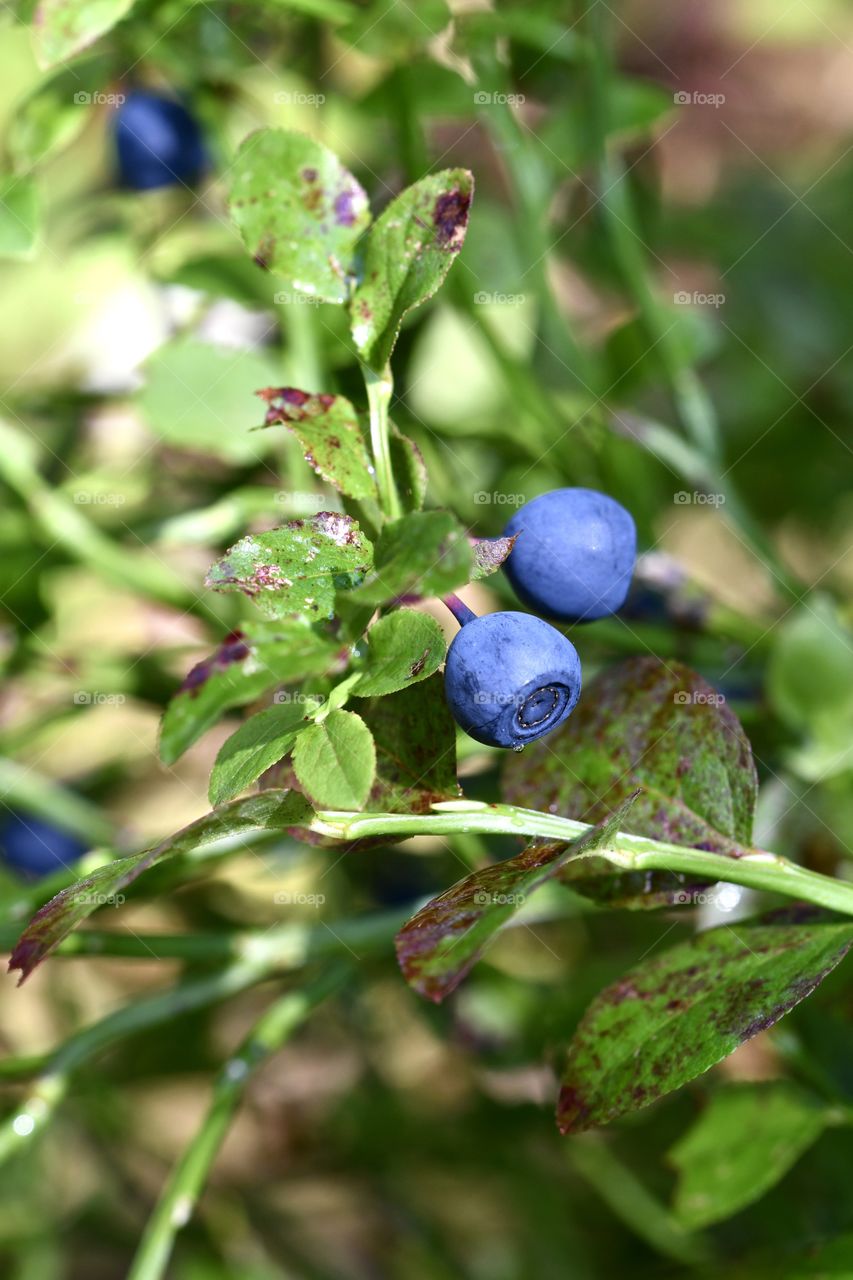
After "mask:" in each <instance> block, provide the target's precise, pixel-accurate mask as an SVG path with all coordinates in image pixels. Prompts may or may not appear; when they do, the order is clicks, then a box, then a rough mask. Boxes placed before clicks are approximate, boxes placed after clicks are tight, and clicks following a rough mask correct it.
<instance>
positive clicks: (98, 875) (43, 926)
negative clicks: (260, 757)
mask: <svg viewBox="0 0 853 1280" xmlns="http://www.w3.org/2000/svg"><path fill="white" fill-rule="evenodd" d="M312 816H313V811H312V809H311V806H310V805H309V803H308V801H307V800H306V799H305V797H304V796H302V795H300V794H299V792H298V791H265V792H264V793H263V794H262V795H258V796H250V797H249V798H248V799H245V800H235V801H234V803H233V804H229V805H226V806H225V807H223V808H222V809H217V810H215V811H214V812H213V813H208V814H205V816H204V817H203V818H199V819H198V820H197V821H196V822H193V823H191V824H190V825H189V826H188V827H184V828H183V829H182V830H181V831H178V832H177V833H176V834H175V835H173V836H170V837H169V839H168V840H164V841H163V842H162V843H161V844H158V845H155V846H154V848H152V849H146V850H145V851H143V852H142V853H137V854H134V855H133V856H132V857H129V858H119V859H118V860H117V861H116V862H110V863H108V864H107V865H106V866H105V867H99V868H98V870H97V871H94V872H93V873H92V874H91V875H90V876H86V877H85V879H83V880H78V881H77V882H76V883H75V884H72V885H69V886H68V888H67V889H63V890H62V892H61V893H58V894H57V895H56V897H55V898H51V900H50V902H48V903H46V904H45V906H43V907H42V908H41V910H40V911H38V912H37V913H36V914H35V915H34V916H33V918H32V920H31V921H30V923H29V924H28V925H27V927H26V929H25V930H24V932H23V933H22V934H21V936H20V938H19V939H18V942H17V944H16V946H15V949H14V951H13V952H12V956H11V959H10V960H9V968H10V969H20V970H21V982H23V981H24V979H25V978H27V977H29V975H30V974H31V973H32V971H33V969H35V967H36V965H39V964H41V962H42V960H44V958H45V956H47V955H49V953H50V952H51V951H53V949H54V948H55V947H56V946H58V945H59V943H60V942H61V941H62V939H63V938H65V937H67V936H68V934H69V933H71V932H72V931H73V930H74V929H76V928H77V926H78V925H79V924H81V923H82V922H83V921H84V920H85V919H86V918H87V916H90V915H91V914H92V912H93V911H96V910H97V908H98V907H100V906H104V905H105V904H107V903H110V902H112V903H115V902H116V895H117V894H121V893H122V891H123V890H124V889H126V888H127V886H128V885H130V884H132V883H133V881H134V880H137V879H138V878H139V876H141V875H142V873H143V872H144V871H147V870H148V868H149V867H153V866H154V865H155V864H156V863H159V862H163V861H164V860H165V859H166V858H170V857H173V856H174V855H175V854H179V853H192V851H193V850H194V849H200V848H202V846H204V845H208V844H212V843H213V842H214V841H216V840H224V839H227V838H229V837H232V836H250V835H252V834H253V833H254V832H259V831H270V830H272V831H283V830H284V829H285V828H287V827H292V826H296V825H307V823H309V822H310V820H311V818H312Z"/></svg>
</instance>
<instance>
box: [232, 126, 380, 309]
mask: <svg viewBox="0 0 853 1280" xmlns="http://www.w3.org/2000/svg"><path fill="white" fill-rule="evenodd" d="M230 209H231V217H232V218H233V220H234V222H235V224H236V225H237V227H238V229H239V231H240V234H241V236H242V237H243V241H244V243H245V245H246V247H247V248H248V250H249V252H250V253H251V254H252V256H253V257H254V259H255V261H256V262H257V263H258V264H259V265H260V266H262V267H265V268H267V269H268V270H270V271H273V272H274V273H275V274H276V275H277V276H281V277H282V279H284V280H286V281H287V283H288V284H289V285H290V286H291V288H292V289H293V290H294V291H295V292H297V293H304V294H309V295H311V296H313V297H317V298H320V299H322V300H323V301H325V302H336V303H342V302H345V301H346V300H347V298H348V297H349V293H350V285H351V278H352V274H353V270H354V265H353V255H354V250H355V245H356V242H357V240H358V239H359V237H360V235H361V233H362V232H363V231H364V229H365V228H366V227H367V226H368V224H369V223H370V210H369V209H368V206H367V196H366V195H365V193H364V191H363V190H362V188H361V187H360V186H359V184H358V183H357V182H356V180H355V178H354V177H353V176H352V174H351V173H349V171H348V170H347V169H345V168H344V166H343V165H342V164H341V162H340V160H338V158H337V156H336V155H334V153H333V152H331V151H330V150H329V149H328V147H324V146H323V144H322V143H320V142H315V141H314V139H313V138H309V137H307V136H306V135H305V134H302V133H286V132H284V131H283V130H281V129H261V130H259V131H258V132H257V133H252V134H250V135H249V136H248V138H246V139H245V141H244V142H243V144H242V145H241V147H240V149H239V151H238V152H237V156H236V158H235V160H234V164H233V167H232V179H231V188H230Z"/></svg>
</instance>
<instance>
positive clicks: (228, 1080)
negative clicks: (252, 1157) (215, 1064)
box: [128, 967, 347, 1280]
mask: <svg viewBox="0 0 853 1280" xmlns="http://www.w3.org/2000/svg"><path fill="white" fill-rule="evenodd" d="M346 972H347V971H346V969H342V968H340V967H337V968H336V969H335V970H333V971H332V972H330V973H328V974H326V975H324V977H323V978H321V979H320V980H319V981H318V982H317V983H315V984H314V985H313V986H310V987H307V988H306V989H305V990H304V991H293V992H289V993H288V994H287V995H285V996H283V997H282V998H281V999H280V1000H277V1001H276V1002H275V1003H274V1004H273V1005H271V1006H270V1008H269V1009H267V1010H266V1012H265V1013H264V1014H263V1016H262V1017H261V1018H260V1019H259V1020H258V1022H257V1023H256V1024H255V1026H254V1027H253V1028H252V1030H251V1031H250V1032H249V1035H248V1036H247V1037H246V1039H245V1040H244V1042H243V1044H242V1045H241V1047H240V1048H239V1049H238V1051H237V1052H236V1053H235V1054H234V1055H233V1057H231V1058H229V1060H228V1061H227V1062H226V1063H225V1065H224V1066H223V1068H222V1070H221V1071H220V1073H219V1077H218V1079H217V1080H216V1082H215V1084H214V1086H213V1097H212V1099H211V1102H210V1106H209V1108H208V1110H207V1114H206V1115H205V1117H204V1120H203V1121H202V1124H201V1127H200V1128H199V1129H198V1131H197V1133H196V1134H195V1137H194V1138H193V1139H192V1141H191V1142H190V1144H189V1146H188V1147H187V1148H186V1150H185V1151H184V1153H183V1155H182V1156H181V1158H180V1160H179V1161H178V1163H177V1164H176V1165H175V1167H174V1169H173V1170H172V1173H171V1175H170V1177H169V1178H168V1180H167V1182H166V1185H165V1186H164V1188H163V1191H162V1193H161V1195H160V1198H159V1200H158V1201H157V1205H156V1207H155V1209H154V1212H153V1213H152V1215H151V1217H150V1218H149V1220H148V1224H147V1226H146V1228H145V1231H144V1233H143V1236H142V1239H141V1241H140V1244H139V1248H138V1250H137V1252H136V1256H135V1257H134V1259H133V1262H132V1264H131V1268H130V1271H129V1272H128V1280H160V1277H161V1276H163V1275H164V1274H165V1271H166V1267H167V1266H168V1263H169V1258H170V1257H171V1254H172V1249H173V1248H174V1243H175V1237H176V1235H177V1233H178V1231H180V1230H181V1228H182V1227H184V1226H186V1224H187V1222H189V1220H190V1217H191V1216H192V1212H193V1210H194V1208H195V1205H196V1203H197V1201H198V1198H199V1195H200V1194H201V1191H202V1188H203V1187H204V1184H205V1182H206V1181H207V1177H208V1174H209V1172H210V1169H211V1167H212V1165H213V1162H214V1160H215V1159H216V1155H217V1153H218V1151H219V1148H220V1147H221V1145H222V1142H223V1140H224V1138H225V1135H226V1133H227V1132H228V1128H229V1125H230V1123H231V1120H232V1118H233V1116H234V1113H235V1111H236V1110H237V1107H238V1105H239V1103H240V1100H241V1098H242V1096H243V1091H244V1089H245V1086H246V1083H247V1081H248V1079H249V1077H250V1075H251V1073H252V1072H253V1071H254V1070H255V1068H256V1067H257V1066H259V1065H260V1063H261V1062H263V1061H264V1059H266V1058H268V1057H269V1056H270V1055H271V1054H272V1053H275V1051H276V1050H277V1049H279V1048H281V1046H282V1045H283V1044H284V1043H285V1041H287V1040H288V1039H289V1038H290V1036H291V1035H292V1034H293V1032H294V1031H295V1030H296V1029H297V1028H298V1027H299V1026H301V1024H302V1023H304V1022H305V1020H306V1018H307V1017H308V1015H309V1014H310V1013H311V1012H312V1010H313V1009H314V1008H315V1007H316V1006H317V1005H318V1004H319V1003H320V1002H321V1001H322V1000H324V999H325V998H326V997H327V996H329V995H331V994H332V993H333V992H334V991H335V990H336V989H337V988H338V987H339V986H340V985H341V983H342V980H343V978H344V977H345V975H346Z"/></svg>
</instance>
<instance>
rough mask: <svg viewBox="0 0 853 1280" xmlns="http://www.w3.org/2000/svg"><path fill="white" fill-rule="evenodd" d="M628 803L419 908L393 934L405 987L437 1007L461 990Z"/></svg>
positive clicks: (616, 824)
mask: <svg viewBox="0 0 853 1280" xmlns="http://www.w3.org/2000/svg"><path fill="white" fill-rule="evenodd" d="M630 803H631V802H630V801H628V802H627V804H626V805H625V806H623V808H622V809H620V810H619V812H618V813H616V814H614V815H612V816H611V817H610V818H609V819H608V820H607V821H606V822H602V823H599V825H598V826H597V827H593V828H592V829H591V830H590V831H587V832H585V833H584V835H582V836H579V837H578V839H577V840H573V841H571V842H570V843H558V844H533V845H530V846H529V847H528V848H527V849H525V850H524V852H523V853H520V854H519V855H518V856H517V857H515V858H509V859H508V860H507V861H506V862H499V863H496V864H495V865H494V866H491V867H484V868H483V869H482V870H480V871H475V872H474V873H473V875H470V876H466V877H465V879H464V880H460V881H459V883H458V884H455V885H453V887H452V888H450V889H448V890H447V891H446V893H443V894H441V895H440V897H438V898H433V900H432V902H429V903H427V905H426V906H425V907H422V908H421V910H420V911H419V912H418V913H417V915H415V916H413V917H412V919H411V920H409V921H408V923H407V924H405V925H404V926H403V928H402V929H401V930H400V932H399V933H398V934H397V959H398V960H399V962H400V968H401V969H402V971H403V975H404V977H405V979H406V981H407V982H408V983H409V986H411V987H414V989H415V991H417V992H419V993H420V995H422V996H426V997H427V999H429V1000H434V1001H436V1003H438V1002H440V1001H441V1000H443V999H444V998H445V996H448V995H450V993H451V992H452V991H455V990H456V988H457V987H458V986H459V983H460V982H461V981H462V979H463V978H464V977H465V976H466V975H467V974H468V973H469V972H470V970H471V969H472V968H473V966H474V965H475V964H476V962H477V961H478V960H479V958H480V956H481V955H482V954H483V951H484V950H485V948H486V946H487V945H488V943H489V942H491V940H492V938H493V937H494V936H495V934H496V933H497V932H498V931H499V930H500V929H501V928H502V927H503V926H504V925H505V924H506V923H507V922H508V921H509V920H511V919H512V917H513V916H514V915H515V913H516V912H517V911H518V910H519V909H520V908H521V907H523V906H524V904H525V903H526V902H527V900H528V899H529V898H530V896H531V894H532V893H533V892H534V891H535V890H536V889H538V888H540V887H541V886H542V885H543V884H545V882H546V881H548V880H550V879H552V878H553V877H555V876H558V875H559V874H560V871H561V868H562V867H563V866H564V865H565V864H566V862H567V861H568V860H569V859H571V858H576V857H581V856H583V854H585V853H588V852H590V851H591V850H593V849H595V848H597V847H599V846H600V845H601V844H603V843H604V842H605V841H606V840H607V839H608V838H609V837H610V836H611V835H612V834H613V832H614V831H617V830H619V828H620V826H621V825H622V820H623V818H624V813H625V810H626V809H627V808H628V807H629V806H630Z"/></svg>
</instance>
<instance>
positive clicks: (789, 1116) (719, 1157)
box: [668, 1080, 834, 1228]
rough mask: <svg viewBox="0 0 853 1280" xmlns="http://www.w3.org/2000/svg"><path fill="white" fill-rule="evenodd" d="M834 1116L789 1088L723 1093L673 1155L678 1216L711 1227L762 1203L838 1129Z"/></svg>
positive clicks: (746, 1087)
mask: <svg viewBox="0 0 853 1280" xmlns="http://www.w3.org/2000/svg"><path fill="white" fill-rule="evenodd" d="M833 1118H834V1117H833V1110H832V1108H831V1107H830V1106H828V1104H827V1103H826V1102H825V1101H823V1100H822V1099H820V1098H816V1097H815V1096H814V1094H811V1093H808V1092H806V1090H805V1089H802V1088H800V1086H799V1085H796V1084H794V1083H793V1082H792V1081H790V1080H766V1081H762V1082H760V1083H757V1084H734V1085H728V1086H727V1087H726V1088H723V1089H718V1090H717V1091H716V1092H715V1093H714V1094H713V1095H712V1097H711V1101H710V1102H709V1104H708V1106H707V1107H706V1108H705V1109H704V1111H703V1112H702V1114H701V1115H700V1117H699V1119H698V1120H697V1122H696V1124H694V1125H693V1127H692V1129H690V1130H689V1131H688V1132H687V1133H686V1134H685V1135H684V1137H683V1138H682V1139H681V1140H680V1141H679V1142H677V1143H676V1145H675V1146H674V1147H673V1148H672V1149H671V1151H670V1152H669V1157H668V1158H669V1161H670V1163H671V1164H673V1165H674V1166H675V1168H676V1169H677V1170H678V1186H677V1187H676V1191H675V1205H674V1208H675V1213H676V1217H677V1218H678V1220H679V1221H680V1222H683V1223H684V1225H685V1226H686V1227H689V1228H694V1227H707V1226H709V1225H710V1224H711V1223H712V1222H720V1221H721V1220H722V1219H723V1218H730V1217H731V1216H732V1214H733V1213H738V1212H739V1211H740V1210H741V1209H743V1208H745V1207H746V1205H748V1204H752V1203H753V1202H754V1201H755V1200H758V1199H760V1197H761V1196H763V1195H764V1194H765V1192H767V1191H769V1190H770V1188H771V1187H773V1186H775V1185H776V1183H777V1182H778V1181H779V1180H780V1178H783V1177H784V1176H785V1174H786V1173H787V1172H788V1170H789V1169H790V1168H791V1166H792V1165H794V1164H795V1163H796V1162H797V1160H799V1158H800V1156H801V1155H803V1153H804V1152H806V1151H807V1150H808V1149H809V1147H810V1146H811V1145H812V1144H813V1143H814V1142H816V1141H817V1139H818V1138H819V1137H820V1135H821V1134H822V1133H823V1131H824V1129H825V1128H826V1127H827V1125H829V1124H832V1122H833Z"/></svg>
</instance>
